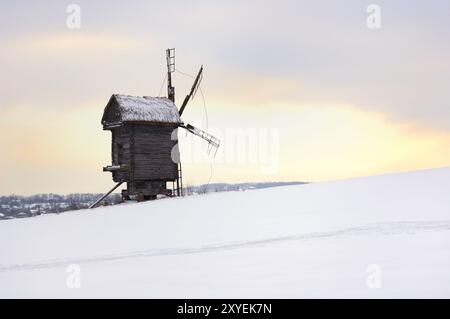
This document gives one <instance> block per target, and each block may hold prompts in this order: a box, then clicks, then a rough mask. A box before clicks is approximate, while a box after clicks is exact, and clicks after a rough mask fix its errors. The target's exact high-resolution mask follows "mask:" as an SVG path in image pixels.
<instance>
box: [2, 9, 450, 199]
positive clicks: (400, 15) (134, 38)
mask: <svg viewBox="0 0 450 319" xmlns="http://www.w3.org/2000/svg"><path fill="white" fill-rule="evenodd" d="M71 3H75V4H78V5H79V6H80V9H81V27H80V28H79V29H70V28H68V27H67V24H66V20H67V17H68V15H69V13H67V12H66V9H67V6H68V5H69V4H71ZM370 3H376V4H378V5H379V6H380V8H381V28H380V29H369V28H368V27H367V25H366V19H367V17H368V15H369V13H367V12H366V8H367V6H368V5H369V4H370ZM449 13H450V2H449V1H446V0H442V1H437V0H432V1H411V0H410V1H357V0H348V1H345V2H343V1H339V2H338V1H332V0H329V1H324V0H319V1H283V0H281V1H280V0H278V1H275V0H274V1H192V2H189V3H188V1H176V0H174V1H127V2H125V1H11V2H9V3H6V2H4V1H3V2H1V3H0V43H1V50H0V70H1V71H0V90H1V94H0V129H1V133H2V134H1V135H0V146H1V152H2V153H1V156H0V164H1V168H2V170H1V175H0V181H1V182H0V195H8V194H12V193H14V194H24V195H27V194H34V193H47V192H53V193H62V194H64V193H72V192H103V191H106V190H107V189H108V188H110V187H111V186H112V185H113V181H112V178H111V174H110V173H104V172H102V167H103V166H105V165H108V164H110V163H111V158H110V139H111V135H110V133H109V132H107V131H103V130H102V126H101V123H100V120H101V116H102V113H103V109H104V107H105V105H106V103H107V102H108V99H109V97H110V96H111V94H113V93H122V94H130V95H140V96H142V95H150V96H157V95H158V94H159V92H160V88H161V84H162V83H163V80H164V77H165V72H166V66H165V49H166V48H168V47H175V48H176V68H177V69H179V70H180V71H182V72H185V73H188V74H191V75H194V74H195V73H196V72H197V71H198V69H199V67H200V65H202V64H203V65H204V68H205V70H204V78H203V82H202V86H201V88H202V92H203V93H204V96H205V100H206V112H205V108H204V105H203V100H202V98H201V94H197V95H196V97H195V99H194V100H193V101H191V102H190V104H189V105H188V107H187V109H186V111H185V113H184V114H183V120H185V121H186V122H189V123H193V124H194V125H196V126H198V127H200V128H203V129H207V130H208V131H210V132H211V133H213V134H215V135H217V136H218V137H220V138H221V140H222V147H221V148H220V150H219V152H218V153H217V155H216V158H214V159H212V157H211V156H206V155H207V154H206V152H205V149H204V148H205V143H203V142H202V140H200V139H198V138H196V137H193V136H186V134H185V133H184V132H180V134H179V135H180V143H181V144H182V145H181V149H182V161H183V163H184V166H183V168H184V171H183V175H184V176H183V177H184V181H185V183H187V184H203V183H207V182H208V181H211V182H250V181H293V180H297V181H324V180H335V179H342V178H353V177H358V176H368V175H375V174H384V173H391V172H400V171H410V170H416V169H425V168H434V167H442V166H449V165H450V147H449V146H450V41H449V39H450V19H448V16H449ZM173 77H174V85H175V87H176V94H177V102H178V103H179V102H180V101H182V99H183V98H184V96H185V94H186V93H187V91H188V89H189V87H190V85H191V84H192V79H191V78H190V77H188V76H185V75H183V74H181V73H175V74H174V75H173ZM165 92H166V91H165V88H163V91H162V94H163V95H164V94H165ZM178 105H179V104H178ZM206 113H207V116H206ZM252 134H257V135H255V136H256V140H252ZM236 136H248V137H249V141H253V142H251V143H249V145H248V148H246V151H245V152H246V153H248V154H247V155H248V156H243V157H242V156H241V155H242V154H241V153H240V151H239V149H238V148H236V147H235V144H236V143H235V141H233V140H234V138H235V137H236ZM255 145H256V146H255ZM252 147H254V148H252ZM252 150H253V151H255V152H256V153H255V154H256V155H255V156H256V158H254V157H252V156H253V155H254V154H253V155H252V154H250V153H251V152H252ZM266 151H267V152H266ZM239 156H241V158H240V159H239ZM200 157H201V160H199V161H195V160H193V159H195V158H197V159H199V158H200Z"/></svg>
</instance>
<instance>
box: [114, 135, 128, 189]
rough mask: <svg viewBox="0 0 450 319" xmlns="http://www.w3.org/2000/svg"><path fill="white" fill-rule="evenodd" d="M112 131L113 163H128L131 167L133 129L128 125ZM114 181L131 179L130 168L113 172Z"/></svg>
mask: <svg viewBox="0 0 450 319" xmlns="http://www.w3.org/2000/svg"><path fill="white" fill-rule="evenodd" d="M111 132H112V145H111V150H112V154H111V156H112V164H113V165H126V166H128V167H129V168H130V167H131V166H132V163H131V143H130V142H131V141H130V138H131V130H130V128H129V127H127V126H123V127H119V128H115V129H113V130H111ZM113 180H114V182H127V181H129V180H130V170H129V169H128V170H121V171H114V172H113Z"/></svg>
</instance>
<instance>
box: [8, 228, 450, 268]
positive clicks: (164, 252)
mask: <svg viewBox="0 0 450 319" xmlns="http://www.w3.org/2000/svg"><path fill="white" fill-rule="evenodd" d="M448 230H450V221H448V220H444V221H425V222H423V221H422V222H390V223H372V224H366V225H363V226H359V227H349V228H344V229H340V230H335V231H328V232H314V233H308V234H301V235H292V236H283V237H274V238H268V239H259V240H250V241H238V242H229V243H219V244H212V245H205V246H193V247H179V248H163V249H149V250H143V251H135V252H129V253H122V254H114V255H103V256H96V257H91V258H78V259H76V258H74V259H56V260H47V261H41V262H35V263H27V264H16V265H0V272H7V271H19V270H35V269H44V268H54V267H62V266H66V265H68V264H97V263H102V262H109V261H117V260H127V259H133V258H142V257H157V256H174V255H185V254H198V253H208V252H216V251H221V250H231V249H240V248H249V247H255V246H264V245H269V244H277V243H281V242H289V241H307V240H314V239H328V238H334V237H344V236H355V235H356V236H357V235H371V234H379V233H381V234H385V235H397V234H410V235H413V234H415V233H416V232H425V231H448Z"/></svg>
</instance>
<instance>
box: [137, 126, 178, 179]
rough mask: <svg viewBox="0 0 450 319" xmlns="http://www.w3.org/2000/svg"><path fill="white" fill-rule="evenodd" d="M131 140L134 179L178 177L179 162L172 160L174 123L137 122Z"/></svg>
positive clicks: (175, 142)
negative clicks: (151, 123) (152, 123)
mask: <svg viewBox="0 0 450 319" xmlns="http://www.w3.org/2000/svg"><path fill="white" fill-rule="evenodd" d="M131 129H132V131H133V133H134V135H133V136H134V139H133V138H132V141H131V150H132V151H131V152H132V153H131V154H132V159H131V160H132V161H133V164H132V166H133V168H132V174H133V176H134V180H136V181H138V180H165V181H171V180H175V179H176V178H177V177H178V164H177V163H175V162H174V161H173V160H172V157H171V153H172V148H173V147H174V146H175V145H176V144H177V141H176V140H174V141H172V139H171V137H172V132H173V131H174V130H175V129H176V126H173V125H156V124H154V125H149V124H146V125H145V124H135V125H133V126H132V128H131Z"/></svg>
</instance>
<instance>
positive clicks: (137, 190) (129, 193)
mask: <svg viewBox="0 0 450 319" xmlns="http://www.w3.org/2000/svg"><path fill="white" fill-rule="evenodd" d="M166 183H167V181H135V182H128V183H127V189H124V190H122V200H123V201H126V200H136V201H138V202H144V201H149V200H155V199H156V198H157V196H158V195H165V196H174V195H175V194H174V192H173V191H172V190H170V189H167V188H166Z"/></svg>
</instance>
